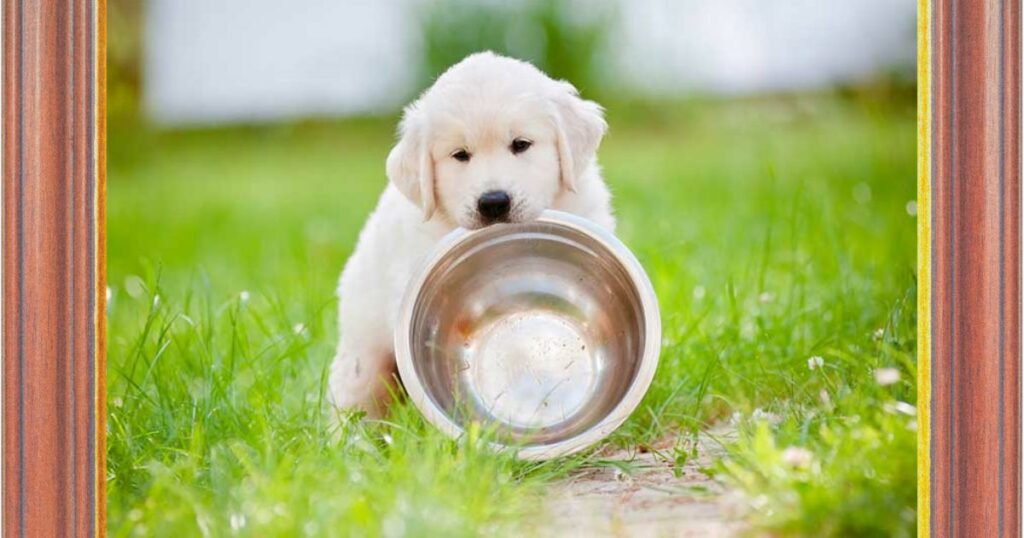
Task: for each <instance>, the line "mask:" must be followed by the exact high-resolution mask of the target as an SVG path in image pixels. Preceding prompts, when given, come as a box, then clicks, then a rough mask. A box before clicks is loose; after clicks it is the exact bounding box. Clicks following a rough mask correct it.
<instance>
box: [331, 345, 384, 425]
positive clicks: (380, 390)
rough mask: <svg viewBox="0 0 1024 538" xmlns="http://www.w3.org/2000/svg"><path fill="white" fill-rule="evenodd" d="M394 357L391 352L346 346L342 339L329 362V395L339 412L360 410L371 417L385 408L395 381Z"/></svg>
mask: <svg viewBox="0 0 1024 538" xmlns="http://www.w3.org/2000/svg"><path fill="white" fill-rule="evenodd" d="M395 374H396V368H395V359H394V355H393V354H392V353H391V352H390V351H385V350H382V349H380V348H377V349H373V348H371V347H368V346H365V345H362V346H361V345H359V344H356V345H347V343H346V340H345V338H342V341H341V343H340V344H339V345H338V353H337V355H335V357H334V363H332V364H331V377H330V398H331V403H332V404H334V406H335V407H336V408H337V409H338V410H339V411H346V410H362V411H365V412H366V414H367V416H369V417H370V418H380V417H382V416H383V415H384V413H385V412H386V411H387V407H388V403H389V401H390V399H391V391H392V390H394V388H395V387H394V382H395Z"/></svg>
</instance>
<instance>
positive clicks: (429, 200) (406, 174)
mask: <svg viewBox="0 0 1024 538" xmlns="http://www.w3.org/2000/svg"><path fill="white" fill-rule="evenodd" d="M386 169H387V174H388V179H389V180H390V181H391V183H394V185H395V187H397V188H398V191H399V192H401V193H402V194H404V195H405V197H406V198H408V199H409V201H411V202H412V203H414V204H416V205H418V206H419V207H420V209H422V210H423V220H430V217H431V216H433V214H434V159H433V158H432V157H431V156H430V151H429V148H428V144H427V133H426V121H425V119H424V118H423V113H422V112H421V111H419V110H418V109H417V108H416V107H415V105H413V106H410V107H408V108H406V109H405V113H404V114H403V116H402V123H401V125H400V126H399V139H398V144H395V147H394V148H392V149H391V153H390V154H388V160H387V165H386Z"/></svg>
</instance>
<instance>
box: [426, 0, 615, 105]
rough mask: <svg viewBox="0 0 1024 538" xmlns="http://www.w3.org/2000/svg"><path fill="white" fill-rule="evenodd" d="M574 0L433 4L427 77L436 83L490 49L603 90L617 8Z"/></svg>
mask: <svg viewBox="0 0 1024 538" xmlns="http://www.w3.org/2000/svg"><path fill="white" fill-rule="evenodd" d="M578 4H579V2H574V1H572V0H550V1H548V0H524V1H520V2H479V1H474V0H435V1H433V2H429V3H428V4H427V5H426V6H425V9H424V11H423V12H422V24H423V41H424V43H423V54H424V58H423V62H424V69H425V71H426V72H425V75H427V76H428V77H429V80H433V79H434V78H435V77H436V76H438V75H440V74H441V73H442V72H444V70H445V69H447V68H448V67H449V66H451V65H453V64H455V63H456V62H458V61H459V60H461V59H462V58H463V57H465V56H466V55H468V54H471V53H473V52H479V51H483V50H491V51H494V52H497V53H499V54H504V55H507V56H512V57H515V58H519V59H522V60H527V61H529V62H531V63H533V64H534V65H536V66H537V67H539V68H541V69H542V70H544V71H545V72H547V73H548V74H550V75H551V76H553V77H555V78H559V79H564V80H569V81H572V83H573V84H574V85H576V86H577V88H580V89H581V90H583V91H585V93H588V94H593V93H594V91H595V89H599V88H600V82H601V64H602V62H601V60H602V58H601V55H602V53H603V51H604V48H605V46H606V45H607V42H608V36H609V35H610V32H611V22H612V20H613V16H614V11H615V9H614V7H613V5H612V3H610V2H591V3H588V4H587V9H585V10H581V9H578V7H579V6H578Z"/></svg>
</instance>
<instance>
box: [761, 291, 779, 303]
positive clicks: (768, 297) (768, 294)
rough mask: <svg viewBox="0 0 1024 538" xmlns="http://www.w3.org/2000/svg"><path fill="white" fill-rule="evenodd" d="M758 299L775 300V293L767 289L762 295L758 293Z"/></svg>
mask: <svg viewBox="0 0 1024 538" xmlns="http://www.w3.org/2000/svg"><path fill="white" fill-rule="evenodd" d="M757 300H758V301H761V302H762V303H770V302H772V301H774V300H775V294H774V293H772V292H770V291H766V292H764V293H762V294H761V295H758V296H757Z"/></svg>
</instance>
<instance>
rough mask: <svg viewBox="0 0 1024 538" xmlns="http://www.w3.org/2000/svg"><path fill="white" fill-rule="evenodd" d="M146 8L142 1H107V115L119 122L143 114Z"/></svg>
mask: <svg viewBox="0 0 1024 538" xmlns="http://www.w3.org/2000/svg"><path fill="white" fill-rule="evenodd" d="M144 11H145V10H144V8H143V4H142V2H141V1H140V0H108V1H107V35H108V36H109V39H107V115H108V116H109V117H110V119H111V120H113V121H115V122H117V121H119V120H121V119H123V118H128V119H131V118H136V117H137V116H139V112H140V111H139V107H140V103H141V101H142V61H143V48H142V47H143V43H142V31H143V14H144Z"/></svg>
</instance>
